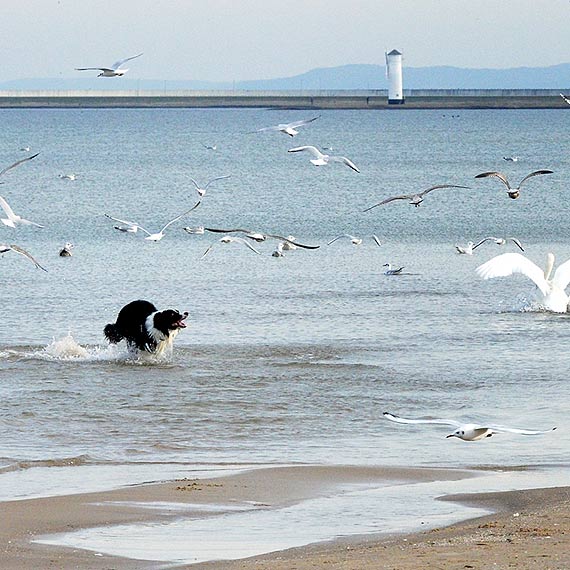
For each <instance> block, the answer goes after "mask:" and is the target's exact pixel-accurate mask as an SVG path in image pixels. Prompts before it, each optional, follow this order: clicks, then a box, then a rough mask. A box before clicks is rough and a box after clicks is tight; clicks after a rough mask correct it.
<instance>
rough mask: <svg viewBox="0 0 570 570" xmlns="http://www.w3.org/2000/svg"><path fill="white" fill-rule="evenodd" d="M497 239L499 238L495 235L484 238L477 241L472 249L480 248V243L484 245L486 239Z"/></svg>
mask: <svg viewBox="0 0 570 570" xmlns="http://www.w3.org/2000/svg"><path fill="white" fill-rule="evenodd" d="M497 239H498V238H496V237H493V236H490V237H486V238H483V239H482V240H481V241H480V242H478V243H476V244H475V245H474V246H473V247H472V248H471V249H476V248H478V247H479V246H480V245H483V244H484V243H485V242H486V241H491V240H493V241H494V242H496V241H497Z"/></svg>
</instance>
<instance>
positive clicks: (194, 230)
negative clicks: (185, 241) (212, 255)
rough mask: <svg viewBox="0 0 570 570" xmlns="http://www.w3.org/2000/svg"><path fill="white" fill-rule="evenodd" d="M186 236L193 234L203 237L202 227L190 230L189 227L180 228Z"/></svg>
mask: <svg viewBox="0 0 570 570" xmlns="http://www.w3.org/2000/svg"><path fill="white" fill-rule="evenodd" d="M182 229H183V230H184V231H185V232H186V233H187V234H194V235H203V234H204V226H197V227H195V228H191V227H190V226H186V227H185V228H182Z"/></svg>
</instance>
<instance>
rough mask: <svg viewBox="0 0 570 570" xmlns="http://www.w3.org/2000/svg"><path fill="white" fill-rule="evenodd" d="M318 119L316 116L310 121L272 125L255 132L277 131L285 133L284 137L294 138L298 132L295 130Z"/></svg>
mask: <svg viewBox="0 0 570 570" xmlns="http://www.w3.org/2000/svg"><path fill="white" fill-rule="evenodd" d="M319 117H320V115H317V116H316V117H313V118H312V119H304V120H301V121H293V122H291V123H279V124H278V125H274V126H272V127H264V128H263V129H257V131H256V132H258V133H261V132H263V131H279V132H282V133H285V134H286V135H289V136H290V137H294V136H295V135H297V134H299V131H298V130H297V129H298V128H299V127H302V126H304V125H308V124H309V123H312V122H313V121H316V120H317V119H318V118H319Z"/></svg>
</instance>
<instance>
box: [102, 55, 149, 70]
mask: <svg viewBox="0 0 570 570" xmlns="http://www.w3.org/2000/svg"><path fill="white" fill-rule="evenodd" d="M141 55H142V52H141V53H139V54H137V55H133V56H131V57H125V59H120V60H119V61H116V62H115V63H114V64H113V65H112V66H111V70H112V71H117V69H119V67H121V65H123V63H127V61H131V59H135V58H137V57H140V56H141ZM100 69H102V68H100Z"/></svg>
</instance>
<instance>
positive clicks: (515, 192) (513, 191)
mask: <svg viewBox="0 0 570 570" xmlns="http://www.w3.org/2000/svg"><path fill="white" fill-rule="evenodd" d="M540 174H552V170H535V171H534V172H531V173H530V174H527V175H526V176H525V177H524V178H523V179H522V180H521V181H520V182H519V185H518V186H517V187H516V188H512V187H511V185H510V183H509V181H508V180H507V177H506V176H505V175H504V174H503V173H502V172H482V173H481V174H477V176H475V178H488V177H490V176H493V177H495V178H498V179H499V180H500V181H501V182H502V183H503V184H504V185H505V186H506V187H507V194H508V195H509V198H512V199H513V200H516V199H517V198H518V197H519V196H520V192H521V186H522V184H523V182H524V181H525V180H528V179H529V178H532V177H533V176H539V175H540Z"/></svg>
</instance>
